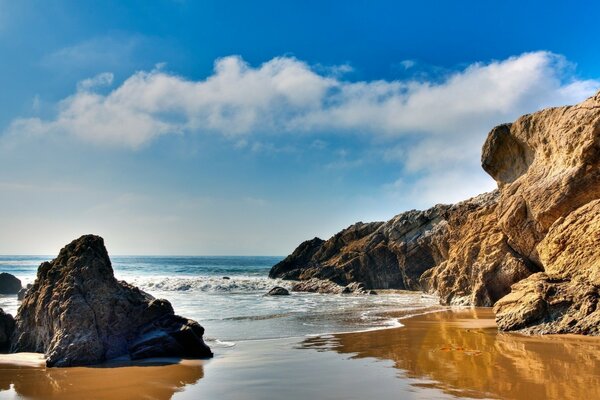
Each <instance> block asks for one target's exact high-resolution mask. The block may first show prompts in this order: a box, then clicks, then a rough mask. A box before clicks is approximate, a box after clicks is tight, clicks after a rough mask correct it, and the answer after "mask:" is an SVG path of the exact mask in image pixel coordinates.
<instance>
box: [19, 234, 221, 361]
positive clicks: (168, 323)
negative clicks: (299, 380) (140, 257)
mask: <svg viewBox="0 0 600 400" xmlns="http://www.w3.org/2000/svg"><path fill="white" fill-rule="evenodd" d="M203 334H204V329H203V328H202V327H201V326H200V325H199V324H198V323H197V322H195V321H192V320H188V319H186V318H183V317H179V316H177V315H174V312H173V308H172V307H171V304H170V303H169V302H168V301H166V300H161V299H154V298H153V297H152V296H150V295H148V294H147V293H144V292H142V291H141V290H139V289H137V288H136V287H134V286H131V285H129V284H127V283H126V282H123V281H117V280H116V279H115V277H114V273H113V269H112V266H111V262H110V259H109V257H108V253H107V251H106V248H105V247H104V241H103V240H102V238H101V237H98V236H93V235H86V236H82V237H81V238H79V239H77V240H75V241H73V242H71V243H70V244H68V245H67V246H65V247H64V248H63V249H62V250H61V251H60V254H59V255H58V257H57V258H56V259H54V260H53V261H51V262H44V263H42V264H41V265H40V267H39V269H38V273H37V279H36V281H35V283H34V284H33V286H32V287H31V289H29V290H28V292H27V294H26V295H25V298H24V299H23V303H22V304H21V306H20V308H19V311H18V313H17V317H16V327H15V332H14V334H13V340H12V344H11V351H12V352H20V351H29V352H44V353H45V354H46V357H47V361H46V364H47V365H48V366H49V367H52V366H61V367H67V366H75V365H89V364H97V363H100V362H103V361H105V360H109V359H113V358H117V357H121V356H129V357H130V358H131V359H139V358H147V357H185V358H204V357H211V356H212V353H211V351H210V349H209V348H208V347H207V346H206V345H205V344H204V342H203V340H202V335H203Z"/></svg>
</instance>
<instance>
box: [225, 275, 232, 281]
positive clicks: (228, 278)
mask: <svg viewBox="0 0 600 400" xmlns="http://www.w3.org/2000/svg"><path fill="white" fill-rule="evenodd" d="M223 279H224V280H226V281H228V280H230V279H231V278H230V277H228V276H224V277H223Z"/></svg>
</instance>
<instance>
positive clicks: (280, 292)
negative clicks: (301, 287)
mask: <svg viewBox="0 0 600 400" xmlns="http://www.w3.org/2000/svg"><path fill="white" fill-rule="evenodd" d="M289 295H290V292H289V291H288V290H287V289H286V288H283V287H281V286H275V287H274V288H273V289H271V290H269V291H268V292H267V294H266V295H265V296H289Z"/></svg>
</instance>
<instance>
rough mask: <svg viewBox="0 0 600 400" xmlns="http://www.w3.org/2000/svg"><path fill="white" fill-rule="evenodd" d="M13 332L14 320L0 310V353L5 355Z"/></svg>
mask: <svg viewBox="0 0 600 400" xmlns="http://www.w3.org/2000/svg"><path fill="white" fill-rule="evenodd" d="M14 330H15V320H14V319H13V317H12V315H10V314H7V313H5V312H4V311H3V310H2V309H1V308H0V353H6V352H7V351H8V349H9V348H10V338H11V336H12V334H13V332H14Z"/></svg>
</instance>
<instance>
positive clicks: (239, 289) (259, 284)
mask: <svg viewBox="0 0 600 400" xmlns="http://www.w3.org/2000/svg"><path fill="white" fill-rule="evenodd" d="M123 279H124V280H125V281H127V282H128V283H131V284H133V285H136V286H138V287H140V288H141V289H142V290H146V291H166V292H215V293H225V292H229V293H252V292H265V291H268V290H270V289H272V288H273V287H274V286H282V287H285V288H286V289H289V288H290V287H291V283H290V282H289V281H283V280H280V279H270V278H265V277H250V276H232V277H216V276H194V277H183V276H178V277H161V276H146V277H123Z"/></svg>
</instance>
